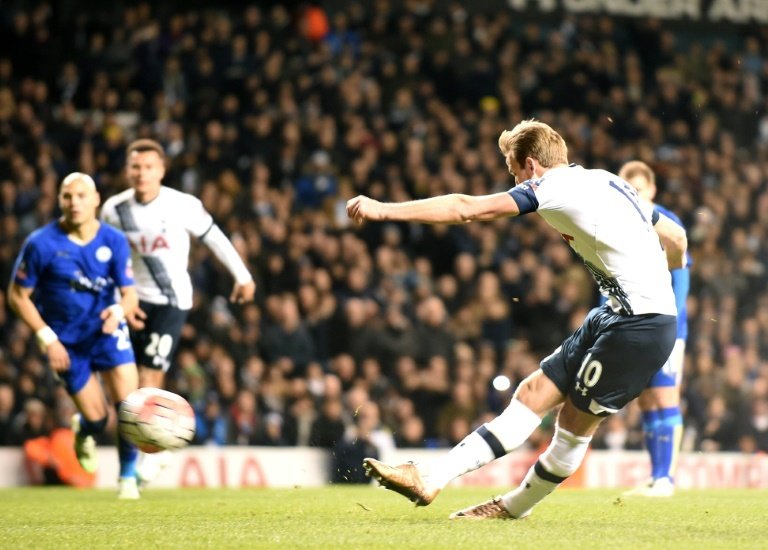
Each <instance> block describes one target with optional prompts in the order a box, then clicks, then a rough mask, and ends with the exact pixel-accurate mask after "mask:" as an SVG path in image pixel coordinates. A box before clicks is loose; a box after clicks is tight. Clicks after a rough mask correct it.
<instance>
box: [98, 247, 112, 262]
mask: <svg viewBox="0 0 768 550" xmlns="http://www.w3.org/2000/svg"><path fill="white" fill-rule="evenodd" d="M96 259H97V260H99V261H100V262H101V263H105V262H108V261H109V260H111V259H112V250H110V248H109V247H108V246H100V247H99V248H97V249H96Z"/></svg>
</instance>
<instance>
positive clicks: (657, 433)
mask: <svg viewBox="0 0 768 550" xmlns="http://www.w3.org/2000/svg"><path fill="white" fill-rule="evenodd" d="M619 177H621V178H622V179H623V180H625V181H627V182H628V183H629V184H630V185H631V186H632V187H634V188H635V190H636V191H637V195H638V197H640V200H642V201H645V202H647V203H648V204H651V205H652V206H653V207H654V208H655V209H656V210H657V211H658V212H660V213H661V214H664V215H665V216H667V217H668V218H670V219H671V220H673V221H674V222H675V223H677V224H678V225H679V226H680V227H683V222H681V221H680V219H679V218H678V217H677V216H676V215H674V214H673V213H672V212H670V211H669V210H667V209H666V208H664V207H663V206H659V205H658V204H654V203H653V199H654V198H655V196H656V177H655V174H654V173H653V170H651V167H650V166H648V165H647V164H646V163H644V162H642V161H639V160H633V161H631V162H628V163H626V164H625V165H624V166H622V167H621V169H620V170H619ZM690 265H691V258H690V256H687V258H686V263H685V267H681V268H678V269H672V270H671V273H672V290H673V291H674V293H675V303H676V305H677V340H676V341H675V347H674V348H673V349H672V354H671V355H670V356H669V358H668V359H667V362H666V363H664V366H663V367H662V368H661V370H659V372H657V373H656V374H655V375H653V378H651V381H650V383H649V384H648V387H647V388H646V389H645V390H643V393H641V394H640V397H638V404H639V405H640V409H641V410H642V413H643V431H644V433H645V445H646V448H647V449H648V453H649V454H650V458H651V477H650V480H649V481H648V483H646V484H644V485H643V486H641V487H637V488H636V489H633V490H632V491H630V492H629V493H627V494H632V495H642V496H649V497H670V496H672V495H673V494H674V491H675V486H674V474H675V466H676V462H677V454H678V450H679V448H680V440H681V439H682V433H683V416H682V414H681V412H680V382H681V380H682V376H683V358H684V357H685V341H686V339H687V338H688V312H687V310H686V305H685V302H686V300H687V298H688V290H689V288H690V284H691V280H690V271H689V269H690Z"/></svg>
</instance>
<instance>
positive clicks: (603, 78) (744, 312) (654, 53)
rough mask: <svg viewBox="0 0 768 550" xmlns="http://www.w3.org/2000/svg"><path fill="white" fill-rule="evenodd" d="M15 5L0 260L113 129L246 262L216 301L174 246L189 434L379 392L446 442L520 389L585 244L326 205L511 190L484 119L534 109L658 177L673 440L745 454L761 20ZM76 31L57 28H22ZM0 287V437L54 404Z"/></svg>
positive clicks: (762, 295) (4, 121)
mask: <svg viewBox="0 0 768 550" xmlns="http://www.w3.org/2000/svg"><path fill="white" fill-rule="evenodd" d="M32 4H33V3H30V2H25V1H23V2H16V3H14V8H13V13H12V14H11V15H12V16H10V15H9V17H6V18H5V19H3V20H2V21H0V25H2V26H3V30H4V31H5V33H4V37H5V38H3V39H2V42H3V44H4V45H6V46H7V47H5V48H1V49H0V51H1V52H2V53H0V274H4V276H5V277H4V279H5V281H6V282H7V280H8V277H9V275H10V272H11V268H12V261H13V258H14V257H15V255H16V253H17V252H18V249H19V246H20V245H21V243H22V242H23V240H24V238H25V237H26V236H27V235H28V234H29V232H30V231H32V230H33V229H34V228H36V227H38V226H40V225H42V224H44V223H46V222H47V221H49V220H50V219H53V218H54V217H56V216H57V215H58V213H57V211H56V203H55V196H56V185H57V183H58V181H59V180H60V179H61V177H63V176H64V175H65V174H66V173H68V172H70V171H73V170H80V171H85V172H87V173H89V174H91V175H93V177H94V180H95V181H96V182H97V185H98V187H99V191H100V193H101V195H102V198H103V199H106V198H107V197H109V196H110V195H112V194H114V193H116V192H118V191H120V190H121V189H122V188H123V187H124V185H125V183H124V178H123V176H122V174H121V171H120V166H122V164H123V161H124V159H123V158H122V155H123V151H124V149H125V145H126V144H127V143H128V142H129V141H130V140H132V139H134V138H137V137H151V138H154V139H157V140H158V141H160V142H161V143H163V144H164V146H165V147H166V149H167V153H168V162H169V165H168V170H167V176H166V181H165V183H166V184H167V185H170V186H173V187H177V188H180V189H182V190H185V191H189V192H192V193H195V194H197V195H198V196H199V197H200V198H201V200H202V201H203V203H204V204H205V205H206V207H207V208H209V210H210V211H211V212H212V214H213V215H214V217H215V218H216V220H217V222H218V223H219V224H220V226H221V227H222V228H223V230H224V231H225V232H227V233H228V234H229V235H230V236H231V237H232V240H233V243H235V244H236V247H237V249H238V252H239V253H240V254H241V255H242V256H243V258H244V259H246V261H247V262H248V266H249V268H250V270H251V272H252V273H253V274H254V276H255V277H256V278H257V280H258V281H259V284H258V296H257V301H256V303H255V304H251V305H248V306H244V307H240V306H232V305H229V304H227V301H226V298H227V294H228V291H227V289H226V285H224V284H223V281H224V280H225V278H224V277H220V276H219V275H220V272H221V266H219V265H218V264H217V263H216V262H215V261H214V259H212V258H211V256H210V255H209V254H207V252H206V250H205V247H201V246H199V244H195V245H193V248H192V251H191V255H190V273H191V274H192V276H193V278H194V284H195V287H196V294H195V304H194V307H193V309H192V311H191V313H190V316H189V319H188V321H187V324H186V326H185V327H184V330H183V332H182V343H181V350H180V352H179V355H178V357H177V361H176V364H175V365H174V366H173V368H172V370H171V372H170V374H169V377H170V380H169V388H171V389H173V390H174V391H177V392H179V393H181V394H183V395H185V396H187V397H188V398H189V400H190V402H191V403H192V404H193V406H194V407H195V410H196V411H197V413H198V415H200V422H201V424H200V425H201V432H202V433H201V434H199V436H198V440H197V442H198V443H204V442H211V441H215V442H217V443H222V441H223V442H226V443H227V444H238V445H244V444H253V443H254V442H255V441H263V442H265V443H270V444H273V443H276V442H279V441H280V440H281V439H282V440H287V441H285V442H286V443H288V444H307V443H309V444H310V445H318V446H322V447H326V448H331V447H333V446H334V445H336V444H337V443H339V442H340V441H341V439H342V437H341V435H340V434H341V432H343V431H344V430H346V429H347V427H348V426H349V425H351V424H352V423H355V424H357V425H358V427H359V423H360V418H358V416H359V414H358V415H356V414H355V413H356V412H357V413H359V412H360V410H362V409H360V410H358V409H357V407H360V406H362V405H363V404H364V403H366V402H367V401H373V402H375V403H376V404H377V405H378V406H379V407H380V409H381V415H382V418H381V420H380V422H381V423H382V425H383V428H386V429H388V430H390V431H392V432H395V433H396V434H397V438H398V441H399V442H400V441H402V440H403V438H404V437H405V438H406V439H407V440H409V441H410V443H409V444H417V443H418V440H419V439H423V440H426V442H427V444H429V445H434V444H440V445H442V444H446V443H447V442H450V441H453V440H455V439H456V438H457V437H459V434H461V433H463V432H466V431H467V430H468V429H471V427H472V426H475V425H477V424H478V423H480V422H482V420H483V418H485V415H487V414H488V413H489V412H494V411H496V412H497V411H498V410H499V409H500V408H503V406H504V405H505V404H506V401H507V400H508V398H509V393H508V392H506V393H505V392H499V391H497V390H494V389H492V385H491V383H490V382H491V380H492V379H493V378H494V377H495V376H496V375H498V374H500V373H504V374H505V375H506V376H508V377H509V379H510V381H511V382H512V387H511V389H510V390H509V391H513V389H514V387H515V386H516V384H517V383H518V382H519V381H520V380H521V379H522V378H524V377H525V376H526V374H527V373H529V372H531V370H532V368H535V366H536V364H537V363H538V361H539V360H540V359H541V358H542V357H544V356H545V355H547V354H549V353H551V351H552V349H553V347H554V346H555V345H556V344H557V343H559V342H560V341H561V340H562V339H563V337H564V336H565V335H566V334H567V333H568V332H569V331H571V330H573V328H574V327H576V326H578V325H579V324H580V322H581V319H582V318H583V316H584V314H585V312H586V311H587V310H588V308H589V307H590V306H591V305H592V303H594V301H595V299H596V296H595V286H594V284H593V283H592V282H591V280H590V279H589V277H588V276H587V275H586V272H585V270H584V268H583V266H582V265H580V264H581V262H580V261H579V260H578V259H577V258H576V257H575V256H574V255H573V254H572V253H571V252H570V251H569V250H568V247H567V246H566V245H565V244H564V243H563V241H562V238H561V237H560V236H559V235H556V234H553V232H551V231H549V230H548V229H546V228H544V227H543V225H541V224H540V223H538V222H537V221H536V220H535V219H530V220H529V219H523V220H497V221H494V222H489V223H483V224H469V225H457V226H451V227H447V226H436V227H430V226H410V225H408V224H397V225H394V224H393V225H387V224H369V225H363V226H357V225H353V224H350V223H349V221H348V220H347V219H346V217H345V216H344V215H343V205H344V203H345V201H346V200H347V199H348V198H351V197H352V196H354V195H355V194H357V193H361V192H364V193H366V194H368V195H371V196H374V197H376V198H379V199H381V200H385V201H386V200H406V199H418V198H422V197H426V196H430V195H434V194H440V193H446V192H470V193H473V194H483V193H494V192H499V191H504V190H506V189H508V188H509V187H510V186H511V185H512V183H513V182H512V180H511V179H510V177H509V175H508V173H507V172H506V168H505V166H504V163H503V159H502V157H501V156H500V154H499V152H498V146H497V139H498V135H499V133H500V130H501V129H503V128H505V127H509V126H510V125H511V124H514V123H515V122H517V121H519V120H520V119H523V118H529V117H536V118H539V119H541V120H543V121H544V122H547V123H549V124H552V125H553V126H555V127H557V128H558V129H562V131H563V133H564V135H565V137H566V140H567V142H568V146H569V155H570V157H571V158H572V159H573V160H574V162H578V163H584V164H589V165H592V166H599V167H604V168H606V169H609V170H616V169H617V168H618V167H619V166H620V165H621V164H622V163H623V162H625V161H626V160H628V159H631V158H639V159H642V160H644V161H646V162H647V163H649V164H650V165H651V166H652V167H653V169H654V171H655V172H656V173H657V174H658V184H659V196H658V198H659V202H660V203H662V204H665V205H666V206H668V207H669V208H670V209H671V210H673V211H675V212H676V213H678V214H679V215H680V216H681V218H682V219H683V221H684V222H685V223H686V225H687V226H688V227H690V231H689V241H690V242H689V246H690V251H691V254H692V255H693V258H694V266H693V270H692V277H691V295H690V298H689V303H688V309H689V322H690V335H689V341H688V351H687V356H686V361H685V365H686V372H685V376H684V380H683V398H684V399H683V401H684V405H685V424H686V434H687V438H686V441H687V445H688V447H687V449H688V450H700V449H724V450H725V449H730V450H735V449H739V448H740V449H742V450H744V451H746V452H756V451H759V450H765V444H764V439H765V429H764V426H763V424H764V423H765V422H764V421H763V417H764V416H765V414H764V410H763V409H764V408H765V406H764V402H765V401H766V400H767V399H768V395H766V392H768V389H765V390H762V389H761V388H762V387H763V386H766V385H768V382H765V380H766V378H767V377H768V370H766V369H767V368H768V367H767V366H766V365H767V364H766V360H765V357H768V345H766V342H768V290H766V289H768V269H767V268H766V266H767V265H768V249H767V248H766V246H768V245H766V243H768V224H766V222H765V220H768V192H766V185H767V183H768V164H767V163H766V159H767V158H768V156H767V155H768V115H767V114H766V112H768V103H766V101H768V100H767V99H766V94H765V90H767V89H768V80H766V74H765V61H764V60H765V59H766V57H768V46H766V45H767V44H768V35H766V30H765V29H763V28H757V27H750V29H749V32H742V31H744V30H745V29H746V27H740V26H736V25H734V26H733V27H730V28H723V27H718V28H711V27H707V26H706V25H704V24H702V25H701V26H700V27H699V26H691V28H690V29H689V32H688V33H687V34H686V36H685V39H682V38H680V37H678V36H677V35H676V34H675V31H676V27H675V26H674V25H675V24H674V23H670V22H667V21H655V22H653V23H652V24H651V23H649V22H648V21H646V20H643V19H633V18H626V19H622V20H621V24H619V23H618V22H617V20H615V19H613V18H611V17H608V16H584V17H580V16H576V17H573V18H569V20H568V22H567V24H564V25H557V24H552V25H550V24H549V23H547V24H542V22H541V20H540V17H538V16H535V15H529V14H525V13H517V12H516V13H515V16H514V17H512V13H511V12H510V11H509V10H508V9H507V8H506V7H503V6H501V4H503V3H500V4H499V8H498V9H497V10H494V11H493V12H490V10H491V7H489V5H487V4H485V3H478V4H477V5H475V4H472V3H467V4H466V5H463V6H462V10H460V13H461V14H462V15H461V17H459V18H456V17H454V16H455V15H456V14H457V13H459V12H457V11H456V9H455V8H454V7H445V6H442V5H440V3H435V5H434V6H432V7H431V9H429V10H425V11H424V12H423V13H420V14H418V17H415V16H414V15H413V14H412V13H411V12H410V11H408V10H407V9H406V8H404V7H401V6H400V4H399V3H392V2H378V3H362V2H351V3H346V4H344V3H338V4H339V5H338V6H336V7H335V8H334V9H333V10H331V9H330V8H329V7H325V8H318V7H317V6H314V5H312V6H311V8H312V9H311V10H303V11H302V10H297V11H291V10H290V9H288V8H287V7H286V6H285V5H282V4H279V3H278V4H274V5H270V6H269V7H264V6H262V5H260V4H251V5H248V6H245V7H241V6H239V5H236V4H233V3H227V4H225V5H221V6H216V7H215V8H200V9H198V8H195V7H190V6H186V7H185V6H183V5H174V6H171V7H162V8H160V7H153V6H149V5H148V4H147V5H145V6H143V7H142V8H141V10H142V12H141V17H139V13H138V10H139V8H137V7H135V6H132V5H123V4H120V5H117V6H110V7H109V9H107V8H104V7H99V6H95V5H94V6H92V7H91V8H92V9H91V8H89V9H88V10H74V11H66V10H65V11H63V12H61V13H59V12H58V11H56V10H54V13H55V15H56V16H55V17H33V13H34V10H35V9H36V7H35V6H33V5H32ZM75 4H78V3H77V2H75ZM342 4H343V5H342ZM484 12H489V13H484ZM9 13H10V12H9ZM552 22H553V23H557V22H556V21H555V20H554V19H553V20H552ZM32 26H34V27H35V28H36V30H37V31H40V32H39V33H38V34H34V33H32V34H30V33H29V32H27V31H26V30H25V29H27V30H28V29H30V28H32ZM73 32H74V33H75V34H74V35H73V36H77V37H78V39H77V40H72V41H69V42H61V43H58V42H57V43H56V44H57V45H59V46H60V47H56V48H54V47H53V46H52V45H53V44H54V42H52V41H51V40H43V41H36V40H37V39H36V38H34V37H35V36H38V37H40V36H48V37H55V36H63V35H65V34H66V33H70V34H71V33H73ZM713 36H716V37H717V38H718V40H714V39H713ZM425 37H426V38H425ZM676 38H677V39H676ZM42 59H45V63H43V62H42V61H41V60H42ZM565 68H568V70H569V71H571V72H570V73H569V74H570V75H571V76H570V77H569V78H564V77H563V76H562V75H563V72H564V70H565ZM2 288H4V286H2V285H0V346H1V348H2V352H3V353H2V357H0V438H2V439H5V441H4V443H6V444H17V443H18V441H19V438H24V437H27V436H28V435H31V434H32V433H33V432H36V431H42V432H46V431H47V430H49V429H50V428H51V427H52V426H53V425H56V424H59V423H60V418H62V417H63V415H65V411H66V410H67V406H68V405H67V404H66V403H64V402H63V401H66V400H62V399H60V398H59V397H58V394H57V393H56V392H55V391H54V387H55V381H54V380H53V378H52V377H51V376H50V373H49V371H48V370H47V368H45V367H44V365H43V363H42V361H41V357H40V355H39V353H38V351H37V349H36V347H35V346H34V340H33V335H32V334H31V333H30V331H29V330H27V329H25V328H24V327H23V326H21V324H20V323H18V321H17V320H16V319H15V318H14V317H12V316H8V311H7V306H6V302H5V292H4V290H2ZM297 381H299V383H300V384H299V385H295V384H296V382H297ZM9 388H10V390H9ZM302 388H303V389H302ZM355 388H357V389H355ZM467 388H469V392H468V391H467ZM353 389H355V391H352V390H353ZM211 392H214V393H215V395H216V396H217V398H218V400H216V399H214V398H213V397H212V396H211ZM350 392H351V393H350ZM467 393H469V395H467ZM350 395H351V396H352V398H351V399H350V398H349V397H350ZM342 396H344V398H345V399H344V400H343V401H342ZM361 396H363V397H361ZM30 403H32V404H30ZM216 403H218V405H217V404H216ZM41 406H42V407H43V411H44V414H43V415H42V417H41V415H40V414H39V413H40V407H41ZM217 406H218V408H219V410H218V411H216V408H217ZM28 407H29V411H28V410H27V409H28ZM9 410H10V412H8V411H9ZM270 415H272V416H270ZM9 418H10V419H11V420H9ZM41 418H42V420H41ZM267 418H269V421H267ZM30 419H31V423H30ZM9 422H10V425H9V424H8V423H9ZM419 422H421V424H422V425H423V435H421V436H419V435H414V434H418V432H419V428H418V424H419ZM223 423H225V424H226V425H227V435H226V436H223V437H222V425H223ZM406 426H407V429H406ZM606 426H610V428H611V429H610V432H606V433H605V434H603V435H602V436H600V435H598V437H596V442H597V441H601V440H602V443H601V444H602V445H604V446H611V447H617V448H618V447H619V446H620V447H621V448H637V446H638V445H639V444H640V443H639V442H638V441H637V440H636V438H635V435H636V431H637V419H636V418H635V417H634V416H633V414H629V413H628V414H625V415H620V416H617V417H615V418H614V419H611V421H610V422H609V423H607V424H606ZM14 430H17V431H14ZM22 432H23V433H22ZM382 432H383V433H386V430H385V429H383V430H382ZM404 432H407V434H408V435H407V436H406V435H404ZM348 435H349V434H348ZM390 437H391V436H390ZM601 438H602V439H601ZM609 440H610V443H609ZM361 441H362V440H361ZM2 442H3V441H0V443H2ZM365 444H367V443H363V445H365Z"/></svg>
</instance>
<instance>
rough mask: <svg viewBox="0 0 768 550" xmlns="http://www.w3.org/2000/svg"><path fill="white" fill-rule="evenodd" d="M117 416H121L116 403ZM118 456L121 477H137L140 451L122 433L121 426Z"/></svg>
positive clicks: (118, 432) (118, 435)
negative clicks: (137, 462)
mask: <svg viewBox="0 0 768 550" xmlns="http://www.w3.org/2000/svg"><path fill="white" fill-rule="evenodd" d="M115 410H116V411H117V417H118V418H120V405H119V404H117V405H115ZM117 456H118V458H119V459H120V477H136V460H137V459H138V457H139V451H138V450H137V449H136V446H135V445H133V444H131V443H129V442H128V440H127V439H125V438H124V437H123V434H122V433H120V426H119V424H118V428H117Z"/></svg>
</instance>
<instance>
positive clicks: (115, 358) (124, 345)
mask: <svg viewBox="0 0 768 550" xmlns="http://www.w3.org/2000/svg"><path fill="white" fill-rule="evenodd" d="M91 354H92V357H91V365H92V367H91V368H92V369H93V370H94V371H98V372H100V373H101V376H102V378H103V380H104V383H105V385H106V386H107V389H108V391H109V393H110V397H112V400H113V401H114V402H118V401H122V399H123V398H124V397H125V396H126V395H128V394H129V393H130V392H132V391H133V390H135V389H136V388H138V384H139V375H138V372H137V370H136V359H135V356H134V354H133V348H132V347H131V342H130V338H129V335H128V326H127V325H126V324H125V321H123V322H122V323H121V324H120V327H118V329H117V330H116V331H115V332H114V333H112V334H101V335H99V337H98V338H96V339H95V340H94V342H93V347H92V349H91Z"/></svg>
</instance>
